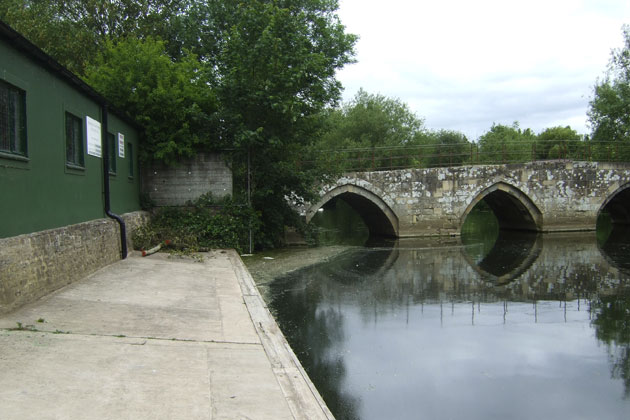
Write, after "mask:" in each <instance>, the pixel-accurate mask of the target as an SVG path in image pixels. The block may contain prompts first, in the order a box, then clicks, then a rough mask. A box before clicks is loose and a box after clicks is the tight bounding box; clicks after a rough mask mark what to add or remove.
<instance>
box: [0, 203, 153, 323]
mask: <svg viewBox="0 0 630 420" xmlns="http://www.w3.org/2000/svg"><path fill="white" fill-rule="evenodd" d="M122 217H123V219H124V220H125V223H126V226H127V242H128V247H129V249H132V245H133V244H132V243H131V239H130V238H131V237H132V235H133V232H134V231H135V230H136V229H137V228H138V227H139V226H141V225H143V224H145V223H146V222H147V221H148V219H149V214H148V213H146V212H142V211H138V212H133V213H127V214H124V215H122ZM120 258H121V246H120V228H119V225H118V223H117V222H116V221H114V220H112V219H97V220H92V221H89V222H85V223H79V224H75V225H70V226H64V227H61V228H57V229H49V230H44V231H40V232H35V233H30V234H26V235H19V236H13V237H10V238H3V239H0V313H6V312H9V311H11V310H14V309H16V308H18V307H20V306H22V305H25V304H27V303H30V302H33V301H35V300H37V299H39V298H41V297H42V296H45V295H46V294H48V293H50V292H52V291H54V290H56V289H59V288H61V287H63V286H65V285H67V284H70V283H72V282H74V281H77V280H79V279H81V278H83V277H85V276H87V275H89V274H92V273H93V272H95V271H97V270H99V269H100V268H102V267H104V266H106V265H108V264H111V263H113V262H115V261H118V260H120Z"/></svg>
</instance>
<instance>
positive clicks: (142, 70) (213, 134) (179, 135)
mask: <svg viewBox="0 0 630 420" xmlns="http://www.w3.org/2000/svg"><path fill="white" fill-rule="evenodd" d="M205 72H206V69H205V67H204V66H203V65H201V64H200V63H199V62H198V61H197V59H196V57H195V56H194V55H191V54H187V55H184V56H183V57H182V59H181V60H180V61H178V62H174V61H172V60H171V58H170V57H169V56H168V55H167V53H166V51H165V45H164V42H162V41H158V40H154V39H153V38H150V37H149V38H147V39H145V40H139V39H136V38H133V37H130V38H125V39H121V40H118V41H105V43H104V47H103V50H102V51H101V52H99V53H98V55H97V56H96V58H95V59H94V61H93V63H92V64H90V65H89V66H88V67H87V69H86V75H85V79H86V81H87V82H88V83H89V84H91V85H92V86H93V87H94V88H95V89H97V90H98V91H99V92H100V93H102V94H103V95H104V96H105V97H106V98H108V99H109V100H110V101H111V102H112V103H113V104H114V105H116V106H117V107H119V108H120V109H122V110H125V111H126V112H127V114H128V115H129V117H130V118H132V119H135V120H136V121H137V122H138V123H139V124H140V125H142V127H143V128H144V134H145V136H144V139H143V142H142V148H141V150H140V158H141V160H142V161H144V162H150V161H161V162H165V163H167V164H174V163H176V162H177V160H178V159H179V158H181V157H190V156H193V155H194V154H195V153H196V152H198V151H200V150H208V149H212V148H213V147H214V148H216V147H217V143H218V142H217V141H216V139H217V136H218V134H217V133H218V129H217V123H216V118H217V116H216V112H217V108H218V104H217V101H216V97H215V95H214V92H213V90H212V89H211V88H210V87H209V86H208V85H207V81H208V79H209V78H208V76H207V75H206V74H205Z"/></svg>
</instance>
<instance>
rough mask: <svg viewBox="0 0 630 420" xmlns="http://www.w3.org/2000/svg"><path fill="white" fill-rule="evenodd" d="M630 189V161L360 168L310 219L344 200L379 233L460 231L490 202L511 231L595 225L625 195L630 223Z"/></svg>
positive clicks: (619, 209) (310, 209) (624, 212)
mask: <svg viewBox="0 0 630 420" xmlns="http://www.w3.org/2000/svg"><path fill="white" fill-rule="evenodd" d="M628 187H630V163H597V162H576V161H541V162H531V163H519V164H507V165H475V166H459V167H450V168H428V169H401V170H393V171H378V172H353V173H348V174H345V175H344V176H343V177H341V178H340V179H339V180H337V182H335V183H334V184H330V185H326V186H324V187H323V188H322V190H321V199H320V200H319V201H318V202H317V203H313V204H312V205H308V206H307V209H306V217H307V220H310V218H311V217H312V216H313V214H314V213H315V212H316V211H317V210H318V209H319V208H320V207H322V206H323V205H325V204H326V202H328V201H329V200H331V199H334V198H337V197H338V198H341V199H344V200H346V201H348V202H349V203H350V204H351V205H353V207H355V209H357V210H358V211H359V212H360V213H362V216H363V217H364V218H365V219H366V222H367V224H368V227H370V228H371V229H373V233H380V234H388V235H392V236H399V237H411V236H436V235H458V234H459V233H460V230H461V226H462V224H463V222H464V220H465V218H466V216H467V215H468V213H469V212H470V211H471V210H472V208H473V207H474V206H475V205H476V204H477V203H478V202H480V201H481V200H484V201H485V202H486V203H488V205H490V207H491V208H492V209H493V211H494V212H495V214H496V215H497V217H498V219H499V223H500V226H501V227H502V228H505V229H519V230H534V231H544V232H562V231H580V230H594V229H595V226H596V220H597V216H598V214H599V212H600V211H601V210H602V208H603V206H604V205H609V204H610V203H611V202H612V201H614V198H615V197H622V198H623V200H621V201H620V200H617V203H615V204H616V205H615V206H612V207H611V208H615V209H616V211H615V214H616V215H617V216H618V217H617V219H618V221H623V220H624V218H625V221H626V222H629V223H630V189H628V190H627V192H626V193H623V194H620V193H621V192H623V191H626V189H627V188H628ZM625 196H628V200H626V197H625ZM357 197H360V198H357ZM362 207H364V208H363V212H362V211H361V208H362ZM379 212H380V213H379ZM371 223H372V226H371V225H370V224H371ZM387 223H389V224H390V225H391V226H390V227H387V226H386V225H387Z"/></svg>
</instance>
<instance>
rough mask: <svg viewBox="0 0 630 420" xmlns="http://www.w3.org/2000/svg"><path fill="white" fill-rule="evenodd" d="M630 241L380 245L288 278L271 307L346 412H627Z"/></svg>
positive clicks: (519, 237)
mask: <svg viewBox="0 0 630 420" xmlns="http://www.w3.org/2000/svg"><path fill="white" fill-rule="evenodd" d="M482 213H483V212H482ZM628 238H629V235H628V232H627V231H623V230H619V229H615V230H611V229H604V231H603V232H602V231H600V232H598V235H596V234H595V233H580V234H554V235H536V234H522V233H521V234H509V233H505V232H499V231H498V229H494V228H490V229H468V230H466V229H465V231H464V232H463V234H462V237H461V238H453V239H441V240H417V239H416V240H412V239H406V240H398V241H395V242H380V243H378V242H371V243H370V242H369V241H368V244H367V245H366V246H363V247H356V246H355V247H351V248H347V249H346V250H345V251H344V252H342V253H341V254H339V255H338V256H336V257H335V258H333V259H330V260H328V261H327V262H325V263H321V264H316V265H312V266H309V267H306V268H303V269H300V270H298V271H294V272H292V273H290V274H287V275H284V276H280V277H278V278H276V279H275V280H274V281H273V282H272V283H271V284H270V285H269V293H268V299H269V307H270V309H271V311H272V312H273V313H274V315H275V317H276V320H277V321H278V324H279V325H280V327H281V329H282V330H283V332H284V334H285V336H286V337H287V340H288V341H289V343H290V345H291V347H292V348H293V349H294V351H295V353H296V355H297V356H298V358H299V359H300V361H301V363H302V365H303V366H304V368H305V370H306V371H307V373H308V374H309V376H310V377H311V379H312V381H313V383H314V384H315V385H316V387H317V389H318V390H319V392H320V393H321V394H322V396H323V398H324V400H325V401H326V403H327V404H328V406H329V407H330V409H331V411H332V412H333V414H334V415H335V416H336V418H337V419H340V420H341V419H364V420H367V419H416V418H425V419H466V420H471V419H495V418H496V419H499V418H500V419H628V418H630V240H628Z"/></svg>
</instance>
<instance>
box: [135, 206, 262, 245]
mask: <svg viewBox="0 0 630 420" xmlns="http://www.w3.org/2000/svg"><path fill="white" fill-rule="evenodd" d="M250 228H251V230H252V234H254V235H255V234H256V233H257V232H258V231H259V230H260V222H259V215H258V214H256V213H255V212H254V210H253V209H251V208H250V207H249V206H247V205H241V204H238V203H236V202H234V201H233V200H232V199H231V198H228V199H223V200H222V201H221V202H220V203H217V202H216V201H215V200H213V199H212V197H211V196H210V195H205V196H203V197H201V198H200V199H198V200H197V201H195V202H194V203H190V206H186V207H162V208H159V209H157V210H155V212H154V214H153V217H152V218H151V221H150V222H149V223H148V224H147V225H146V226H144V227H142V228H140V229H138V230H137V231H136V233H135V234H134V237H133V241H134V246H135V247H136V249H150V248H152V247H154V246H156V245H158V244H160V243H162V244H165V243H166V241H168V246H167V247H168V248H171V249H175V250H179V251H187V252H195V251H199V250H203V249H208V248H234V249H236V250H237V251H238V252H242V251H243V250H245V249H247V248H248V246H249V245H248V244H249V233H250Z"/></svg>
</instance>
